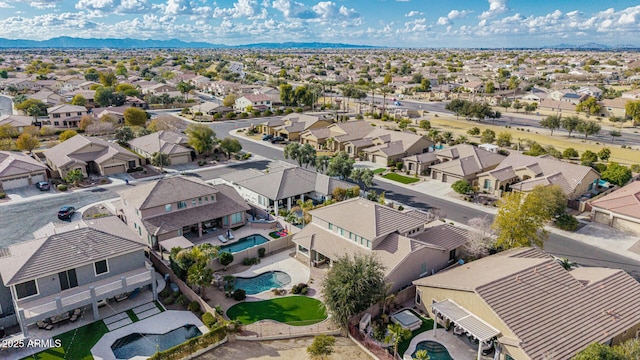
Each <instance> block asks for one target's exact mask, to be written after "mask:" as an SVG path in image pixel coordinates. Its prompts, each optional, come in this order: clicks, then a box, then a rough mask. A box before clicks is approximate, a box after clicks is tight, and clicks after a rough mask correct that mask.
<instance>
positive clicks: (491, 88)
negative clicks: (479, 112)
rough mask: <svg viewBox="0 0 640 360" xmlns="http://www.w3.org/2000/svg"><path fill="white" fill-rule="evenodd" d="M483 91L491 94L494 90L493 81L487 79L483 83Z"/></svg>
mask: <svg viewBox="0 0 640 360" xmlns="http://www.w3.org/2000/svg"><path fill="white" fill-rule="evenodd" d="M484 92H486V93H487V94H493V93H494V92H496V86H495V85H494V84H493V81H487V82H486V83H485V84H484Z"/></svg>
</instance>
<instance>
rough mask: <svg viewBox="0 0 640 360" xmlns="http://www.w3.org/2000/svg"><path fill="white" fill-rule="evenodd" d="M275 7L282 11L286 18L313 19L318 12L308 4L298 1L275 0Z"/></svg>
mask: <svg viewBox="0 0 640 360" xmlns="http://www.w3.org/2000/svg"><path fill="white" fill-rule="evenodd" d="M271 6H272V7H273V8H274V9H276V10H278V11H280V12H282V15H284V16H285V17H286V18H295V19H313V18H315V17H317V15H316V13H315V12H313V11H311V10H310V9H309V8H307V6H306V5H304V4H302V3H299V2H297V1H290V0H275V1H274V2H273V3H272V5H271Z"/></svg>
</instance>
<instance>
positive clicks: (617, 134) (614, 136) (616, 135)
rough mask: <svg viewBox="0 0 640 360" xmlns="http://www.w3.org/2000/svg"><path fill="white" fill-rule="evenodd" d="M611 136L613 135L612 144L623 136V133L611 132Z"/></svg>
mask: <svg viewBox="0 0 640 360" xmlns="http://www.w3.org/2000/svg"><path fill="white" fill-rule="evenodd" d="M609 135H611V142H614V141H615V139H616V138H617V137H620V136H622V133H621V132H620V131H618V130H611V131H609Z"/></svg>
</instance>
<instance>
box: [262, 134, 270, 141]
mask: <svg viewBox="0 0 640 360" xmlns="http://www.w3.org/2000/svg"><path fill="white" fill-rule="evenodd" d="M271 139H273V135H271V134H264V135H262V141H269V140H271Z"/></svg>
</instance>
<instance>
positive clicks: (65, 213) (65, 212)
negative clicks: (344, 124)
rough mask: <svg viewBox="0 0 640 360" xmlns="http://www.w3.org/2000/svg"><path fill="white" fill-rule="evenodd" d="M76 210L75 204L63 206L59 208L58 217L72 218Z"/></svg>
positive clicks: (62, 218)
mask: <svg viewBox="0 0 640 360" xmlns="http://www.w3.org/2000/svg"><path fill="white" fill-rule="evenodd" d="M75 212H76V208H74V207H73V206H63V207H61V208H60V210H58V219H60V220H71V217H72V216H73V213H75Z"/></svg>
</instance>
